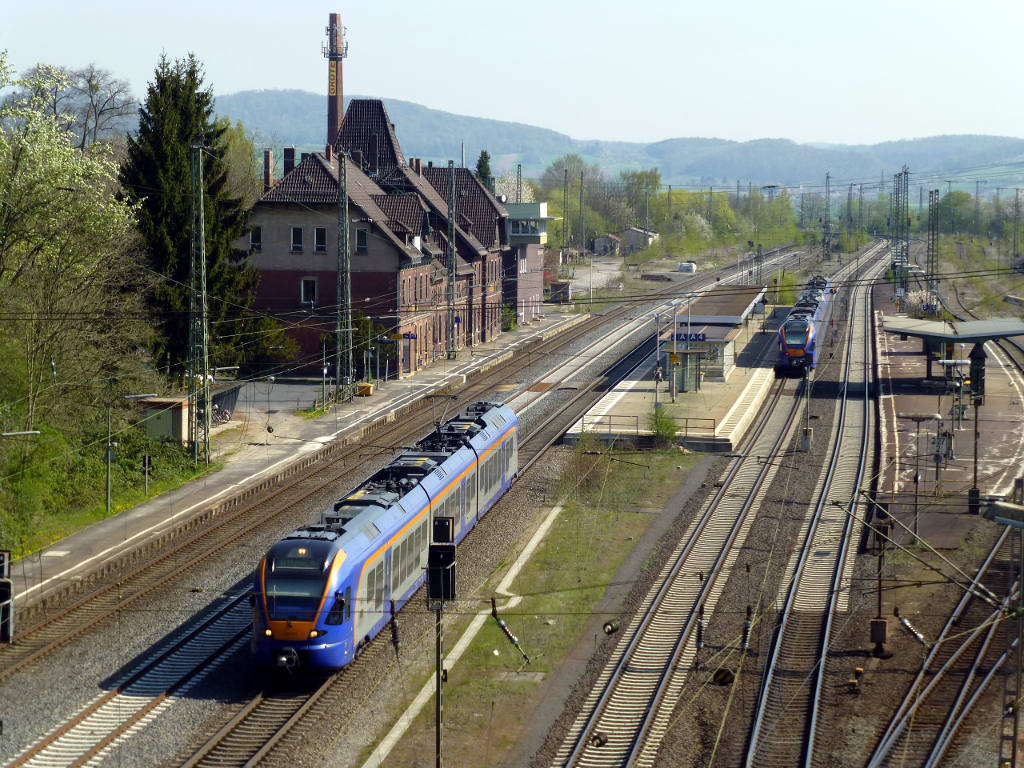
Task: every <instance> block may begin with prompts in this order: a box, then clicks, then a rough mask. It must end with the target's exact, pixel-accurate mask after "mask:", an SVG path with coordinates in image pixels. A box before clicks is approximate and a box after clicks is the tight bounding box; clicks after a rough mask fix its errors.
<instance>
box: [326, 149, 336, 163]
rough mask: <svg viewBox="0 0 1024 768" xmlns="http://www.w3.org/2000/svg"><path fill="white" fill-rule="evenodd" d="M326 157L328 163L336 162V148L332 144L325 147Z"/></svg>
mask: <svg viewBox="0 0 1024 768" xmlns="http://www.w3.org/2000/svg"><path fill="white" fill-rule="evenodd" d="M324 157H325V158H326V159H327V162H328V163H333V162H334V148H333V147H332V146H331V145H330V144H328V145H327V146H326V147H324Z"/></svg>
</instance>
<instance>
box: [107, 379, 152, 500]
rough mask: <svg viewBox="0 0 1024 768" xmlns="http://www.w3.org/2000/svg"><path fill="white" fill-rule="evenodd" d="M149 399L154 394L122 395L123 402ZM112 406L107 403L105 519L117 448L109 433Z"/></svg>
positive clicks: (111, 403)
mask: <svg viewBox="0 0 1024 768" xmlns="http://www.w3.org/2000/svg"><path fill="white" fill-rule="evenodd" d="M150 397H156V392H149V393H147V394H144V395H122V399H124V400H146V399H148V398H150ZM113 406H114V403H113V402H109V403H107V517H110V463H111V462H112V461H113V460H114V449H115V448H117V443H115V442H112V441H111V437H112V435H111V432H110V411H111V409H112V408H113Z"/></svg>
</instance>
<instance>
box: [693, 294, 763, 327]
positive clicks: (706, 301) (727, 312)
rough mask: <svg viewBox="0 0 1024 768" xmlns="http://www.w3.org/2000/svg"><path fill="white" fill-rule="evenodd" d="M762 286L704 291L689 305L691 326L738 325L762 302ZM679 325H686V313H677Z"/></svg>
mask: <svg viewBox="0 0 1024 768" xmlns="http://www.w3.org/2000/svg"><path fill="white" fill-rule="evenodd" d="M765 290H766V289H765V288H764V286H750V285H716V286H715V287H714V288H711V289H709V290H707V291H704V292H703V293H702V294H700V296H699V297H698V298H697V299H695V300H694V302H693V304H691V305H690V311H689V318H690V324H691V325H696V324H700V325H740V324H741V323H742V322H743V321H744V320H746V319H747V317H748V316H749V315H750V313H751V312H753V311H754V307H755V306H757V305H758V304H759V303H760V302H762V301H764V294H765ZM679 320H680V325H683V324H685V323H686V312H685V311H684V310H680V311H679Z"/></svg>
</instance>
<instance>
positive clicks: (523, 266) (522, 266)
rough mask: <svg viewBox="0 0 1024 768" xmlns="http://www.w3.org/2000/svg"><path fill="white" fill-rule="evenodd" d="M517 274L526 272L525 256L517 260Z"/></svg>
mask: <svg viewBox="0 0 1024 768" xmlns="http://www.w3.org/2000/svg"><path fill="white" fill-rule="evenodd" d="M519 274H520V275H525V274H526V258H525V257H524V258H522V259H520V260H519Z"/></svg>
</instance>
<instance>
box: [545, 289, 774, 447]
mask: <svg viewBox="0 0 1024 768" xmlns="http://www.w3.org/2000/svg"><path fill="white" fill-rule="evenodd" d="M784 315H785V311H784V310H783V309H782V308H780V309H779V310H778V311H777V312H773V313H770V314H769V315H768V316H766V317H765V318H764V319H763V322H761V321H760V320H758V321H757V322H752V323H748V324H746V325H744V326H741V327H739V328H737V329H735V334H736V335H735V339H734V341H735V350H736V354H735V369H734V370H732V372H731V373H730V375H729V376H728V378H727V379H726V380H724V381H721V380H718V381H716V380H712V379H709V378H707V377H704V378H703V381H700V382H699V383H698V384H697V386H696V387H695V388H694V389H692V390H691V391H687V392H677V393H676V395H675V397H674V398H673V397H672V393H671V392H670V391H669V385H668V382H667V381H663V382H660V383H659V382H656V381H655V370H656V362H655V360H654V358H653V356H652V357H651V358H650V359H649V360H648V362H647V363H645V364H644V365H641V366H639V367H638V368H636V369H635V370H634V371H633V372H632V373H631V374H630V375H629V376H628V377H627V378H626V379H625V380H623V381H622V382H620V383H619V384H618V385H616V386H615V387H614V388H613V389H612V390H610V391H609V392H608V394H607V395H605V397H603V398H602V399H601V401H600V402H599V403H598V404H597V405H595V406H594V407H593V408H591V409H590V410H589V411H588V412H587V413H586V414H585V415H584V416H583V418H582V419H580V420H579V421H578V422H576V424H574V425H573V427H572V429H571V430H570V431H569V432H567V433H566V435H565V440H566V441H567V442H576V441H578V440H579V439H580V438H581V436H582V434H583V433H584V432H586V433H589V434H591V435H593V436H594V437H597V438H599V439H600V440H602V441H605V442H622V441H628V442H634V443H635V442H642V441H644V440H645V439H649V438H650V435H651V428H650V423H649V422H650V418H651V415H652V414H653V413H654V409H655V408H656V407H657V408H659V409H660V410H661V413H662V414H664V415H665V416H668V417H669V418H671V419H672V420H673V421H674V422H675V424H676V427H677V430H678V432H677V442H678V443H680V444H681V445H683V446H684V447H686V448H689V449H692V450H699V451H717V452H726V453H728V452H731V451H733V450H734V449H735V446H736V445H737V443H738V442H739V441H740V440H741V439H742V437H743V434H744V433H745V431H746V429H747V427H748V426H749V425H750V423H751V421H752V420H753V418H754V416H755V415H756V413H757V411H758V408H759V407H760V405H761V403H762V402H763V400H764V399H765V397H767V395H768V392H769V390H770V389H771V385H772V383H773V382H774V380H775V356H776V350H777V341H776V331H777V330H778V325H779V322H780V319H781V318H782V317H784ZM693 328H694V330H695V331H696V330H697V328H698V326H693ZM662 351H663V352H664V346H663V348H662Z"/></svg>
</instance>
